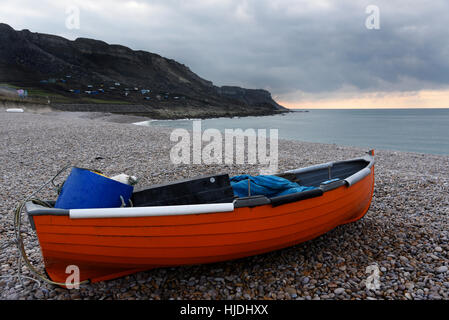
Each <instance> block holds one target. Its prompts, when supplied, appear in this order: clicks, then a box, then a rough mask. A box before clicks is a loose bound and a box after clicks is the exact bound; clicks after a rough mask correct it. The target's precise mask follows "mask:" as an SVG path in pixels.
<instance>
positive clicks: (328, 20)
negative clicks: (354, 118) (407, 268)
mask: <svg viewBox="0 0 449 320" xmlns="http://www.w3.org/2000/svg"><path fill="white" fill-rule="evenodd" d="M369 5H375V6H377V8H379V15H378V18H379V19H378V22H379V25H378V26H379V29H375V28H374V29H368V28H367V27H366V20H369V21H368V22H370V23H371V24H370V25H371V26H372V25H373V23H375V22H376V20H373V19H374V18H375V17H374V16H372V14H373V12H372V11H370V12H369V13H367V12H366V9H367V6H369ZM70 6H76V7H78V8H79V11H80V20H79V22H80V25H79V27H80V28H79V29H68V28H67V25H66V22H67V20H68V18H70V17H69V15H68V14H67V13H66V10H67V8H70ZM71 12H73V11H71ZM69 21H71V22H73V21H74V20H70V19H69ZM0 22H4V23H7V24H9V25H11V26H12V27H13V28H14V29H16V30H22V29H29V30H31V31H33V32H43V33H51V34H57V35H61V36H64V37H67V38H69V39H72V40H73V39H76V38H77V37H88V38H94V39H100V40H103V41H106V42H108V43H114V44H122V45H125V46H128V47H130V48H132V49H139V50H146V51H150V52H154V53H158V54H160V55H162V56H165V57H168V58H173V59H175V60H177V61H179V62H181V63H184V64H186V65H187V66H189V67H190V69H191V70H192V71H193V72H195V73H197V74H198V75H200V76H201V77H203V78H205V79H208V80H211V81H213V82H214V84H216V85H238V86H243V87H247V88H264V89H267V90H269V91H271V93H272V94H273V97H274V98H275V99H276V100H277V101H278V102H280V103H282V104H284V105H287V106H290V107H449V90H448V88H449V27H448V23H449V1H447V0H432V1H424V0H421V1H419V0H406V1H391V0H387V1H375V0H371V1H365V0H358V1H356V0H333V1H332V0H329V1H327V0H310V1H306V0H184V1H182V0H146V1H144V0H135V1H127V0H108V1H106V0H95V1H93V0H92V1H88V0H68V1H65V0H39V1H31V0H14V1H10V0H0Z"/></svg>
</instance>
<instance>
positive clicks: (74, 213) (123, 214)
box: [70, 202, 234, 219]
mask: <svg viewBox="0 0 449 320" xmlns="http://www.w3.org/2000/svg"><path fill="white" fill-rule="evenodd" d="M232 211H234V203H232V202H231V203H210V204H193V205H183V206H160V207H130V208H102V209H71V210H70V218H71V219H93V218H136V217H157V216H176V215H187V214H201V213H218V212H232Z"/></svg>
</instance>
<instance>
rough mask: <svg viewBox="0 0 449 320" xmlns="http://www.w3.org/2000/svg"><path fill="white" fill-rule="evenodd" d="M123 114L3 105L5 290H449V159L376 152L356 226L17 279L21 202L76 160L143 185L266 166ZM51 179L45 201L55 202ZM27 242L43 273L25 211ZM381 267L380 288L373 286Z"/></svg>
mask: <svg viewBox="0 0 449 320" xmlns="http://www.w3.org/2000/svg"><path fill="white" fill-rule="evenodd" d="M131 120H132V121H133V122H137V121H138V119H137V118H133V119H126V117H125V116H123V117H119V116H116V115H114V116H109V115H103V116H98V117H93V116H88V115H83V114H79V113H69V112H47V113H40V114H38V113H28V112H25V113H20V114H19V113H16V114H12V113H6V112H4V111H3V110H1V111H0V150H1V151H0V163H1V167H0V168H1V169H0V170H1V172H0V177H1V179H0V185H1V190H2V192H1V193H0V246H1V250H0V299H2V300H16V299H26V300H28V299H31V300H37V299H39V300H40V299H55V300H70V299H92V300H103V299H129V300H134V299H137V300H148V299H154V300H168V299H232V300H234V299H235V300H238V299H244V300H251V299H258V300H264V299H268V300H284V299H285V300H296V299H299V300H320V299H332V300H335V299H343V300H350V299H361V300H366V299H369V300H375V299H388V300H390V299H394V300H441V299H444V300H447V299H449V271H448V268H449V254H448V252H449V156H441V155H429V154H419V153H407V152H395V151H387V150H376V153H375V157H376V165H375V190H374V196H373V201H372V204H371V208H370V209H369V211H368V212H367V214H366V215H365V217H364V218H363V219H361V220H359V221H357V222H355V223H351V224H347V225H343V226H339V227H337V228H335V229H334V230H332V231H330V232H328V233H326V234H324V235H322V236H320V237H318V238H316V239H314V240H311V241H308V242H305V243H302V244H298V245H296V246H293V247H290V248H286V249H283V250H279V251H275V252H270V253H267V254H263V255H258V256H253V257H248V258H244V259H239V260H234V261H227V262H221V263H214V264H207V265H193V266H181V267H176V268H161V269H154V270H149V271H146V272H140V273H137V274H134V275H129V276H126V277H123V278H119V279H116V280H109V281H105V282H100V283H94V284H87V285H82V286H81V287H80V289H78V290H67V289H64V288H60V287H56V286H52V285H49V284H46V283H43V282H42V281H40V280H38V279H37V278H35V277H34V276H33V274H32V273H31V272H30V270H28V268H27V267H26V266H23V265H22V274H23V276H24V277H23V278H22V279H19V278H18V277H17V268H18V264H17V261H18V250H17V248H16V245H15V243H14V239H15V237H14V228H13V211H14V209H15V207H16V206H17V204H18V203H19V201H21V200H23V199H24V198H25V197H26V196H27V195H29V194H31V193H32V192H33V191H34V190H35V189H37V188H38V187H40V186H41V185H42V184H43V183H44V182H46V181H47V180H48V179H50V178H51V177H52V176H53V175H54V174H56V173H57V172H58V171H59V170H60V169H61V168H63V167H64V166H65V165H67V164H72V165H75V164H76V165H79V166H83V167H86V168H92V169H98V170H100V171H102V172H104V173H105V174H107V175H109V176H112V175H116V174H120V173H126V174H129V175H134V176H137V177H138V178H139V179H140V180H139V185H151V184H158V183H165V182H169V181H175V180H179V179H184V178H189V177H195V176H199V175H208V174H217V173H228V174H229V175H230V176H232V175H238V174H243V173H248V174H258V173H259V172H258V168H257V167H255V166H253V165H225V164H223V165H174V164H172V163H171V161H170V156H169V155H170V149H171V147H172V146H173V145H174V144H175V143H174V142H171V141H170V133H171V131H172V129H169V128H161V127H143V126H136V125H134V124H132V123H129V122H130V121H131ZM366 151H368V150H367V149H366V150H365V149H361V148H355V147H346V146H338V145H330V144H318V143H307V142H298V141H287V140H279V170H280V171H285V170H289V169H294V168H298V167H304V166H309V165H313V164H319V163H324V162H329V161H335V160H345V159H349V158H354V157H359V156H361V155H363V154H364V153H365V152H366ZM55 197H56V195H55V192H54V190H52V189H51V188H47V189H46V190H44V191H43V192H42V193H41V194H40V195H39V198H41V199H55ZM22 230H23V232H24V238H25V246H26V251H27V253H28V256H29V257H30V260H31V262H32V263H33V265H34V266H36V268H37V269H39V270H41V271H42V272H43V270H44V268H43V261H42V256H41V252H40V248H39V243H38V240H37V237H36V235H35V233H34V231H33V230H32V229H31V227H30V225H29V222H28V219H27V218H26V217H25V216H24V217H23V228H22ZM372 265H375V266H377V267H378V269H379V271H380V273H379V283H380V287H379V288H378V289H375V290H370V289H368V288H367V286H366V283H367V281H368V280H367V279H368V278H369V276H370V273H369V272H368V273H367V272H366V268H367V267H369V266H372Z"/></svg>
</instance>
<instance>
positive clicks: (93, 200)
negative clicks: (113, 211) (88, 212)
mask: <svg viewBox="0 0 449 320" xmlns="http://www.w3.org/2000/svg"><path fill="white" fill-rule="evenodd" d="M133 190H134V187H133V186H130V185H127V184H124V183H121V182H118V181H115V180H112V179H109V178H107V177H105V176H102V175H101V174H98V173H95V172H93V171H90V170H87V169H81V168H77V167H74V168H72V171H71V172H70V175H69V176H68V178H67V180H66V181H65V182H64V185H63V187H62V190H61V193H60V194H59V197H58V199H57V200H56V204H55V208H59V209H91V208H118V207H120V206H121V205H122V201H121V199H120V196H122V197H123V200H124V201H125V204H126V205H127V206H128V205H129V199H130V198H131V195H132V193H133Z"/></svg>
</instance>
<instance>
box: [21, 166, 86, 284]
mask: <svg viewBox="0 0 449 320" xmlns="http://www.w3.org/2000/svg"><path fill="white" fill-rule="evenodd" d="M69 167H71V165H67V166H65V167H64V168H63V169H61V170H60V171H59V172H58V173H57V174H56V175H55V176H54V177H52V178H51V179H50V180H48V181H47V182H45V183H44V184H43V185H42V186H40V187H39V188H38V189H37V190H36V191H34V192H33V193H32V194H31V195H30V196H28V197H27V198H25V200H23V201H22V202H20V203H19V205H18V206H17V208H16V210H15V212H14V232H15V237H16V244H17V248H18V249H19V260H18V272H17V277H19V279H20V282H21V284H23V283H22V280H21V278H22V277H26V276H23V275H22V259H23V261H24V262H25V264H26V265H27V267H28V269H30V270H31V272H32V273H34V275H35V276H37V277H38V278H39V279H41V280H42V281H44V282H46V283H49V284H52V285H59V286H66V285H67V284H66V283H62V282H56V281H52V280H50V279H48V278H47V277H46V276H45V275H43V274H41V273H40V272H39V271H38V270H37V269H36V268H35V267H34V266H33V265H32V264H31V262H30V260H29V259H28V256H27V254H26V251H25V246H24V244H23V239H22V232H21V229H20V227H21V217H22V211H23V208H24V207H25V204H26V203H27V202H28V201H33V202H34V203H36V204H40V205H42V206H45V207H51V206H50V205H49V204H48V203H47V202H45V201H42V200H39V199H36V198H33V197H34V195H35V194H37V193H38V192H40V191H41V190H42V189H43V188H44V187H45V186H47V185H48V184H49V183H52V185H53V186H54V187H56V185H55V183H54V180H55V179H56V177H58V176H59V175H60V174H61V173H62V172H64V171H65V170H67V168H69ZM57 189H59V188H57ZM26 278H29V277H26ZM33 280H35V281H37V282H39V281H38V280H36V279H33ZM88 282H89V281H88V280H85V281H81V282H79V283H74V284H72V283H71V285H74V286H78V285H81V284H85V283H88Z"/></svg>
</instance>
